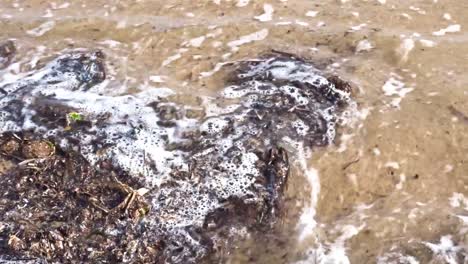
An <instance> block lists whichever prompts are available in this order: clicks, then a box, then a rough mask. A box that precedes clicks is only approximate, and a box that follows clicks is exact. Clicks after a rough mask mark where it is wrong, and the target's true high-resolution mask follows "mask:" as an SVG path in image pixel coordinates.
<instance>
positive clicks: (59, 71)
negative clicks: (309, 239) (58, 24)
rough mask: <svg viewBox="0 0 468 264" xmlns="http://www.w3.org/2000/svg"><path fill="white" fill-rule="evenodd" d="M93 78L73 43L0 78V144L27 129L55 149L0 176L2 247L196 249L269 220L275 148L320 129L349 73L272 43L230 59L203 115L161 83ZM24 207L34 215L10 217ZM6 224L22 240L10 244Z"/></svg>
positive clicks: (278, 196) (284, 158) (195, 253)
mask: <svg viewBox="0 0 468 264" xmlns="http://www.w3.org/2000/svg"><path fill="white" fill-rule="evenodd" d="M104 79H105V71H104V57H103V55H102V54H101V53H100V52H91V53H83V52H76V53H71V54H67V55H63V56H61V57H59V58H57V59H56V60H54V61H52V62H50V63H49V64H48V65H46V66H45V67H44V68H43V69H41V70H39V71H37V72H33V73H31V74H30V75H28V76H27V77H25V78H23V79H21V80H19V81H17V82H14V83H10V84H5V85H3V86H1V87H0V88H1V89H2V91H4V94H3V95H0V133H2V134H4V138H3V139H2V140H3V141H2V143H3V144H6V145H5V146H7V148H6V149H7V150H10V149H12V148H14V147H16V148H17V150H19V149H20V148H22V149H25V148H27V146H29V145H28V144H30V143H27V142H29V141H30V140H32V139H34V140H42V141H35V142H46V141H44V140H47V142H49V141H50V142H55V144H56V145H57V147H58V148H59V149H60V151H58V153H55V150H54V152H53V153H52V152H51V153H52V154H50V155H49V156H48V155H42V154H43V152H41V154H40V155H36V156H34V158H36V157H37V158H40V159H36V160H34V161H32V162H33V163H32V164H30V163H26V164H21V163H20V164H21V168H20V169H19V170H16V171H13V172H10V174H9V175H3V176H0V183H1V184H2V186H6V187H5V188H7V189H8V191H7V192H5V193H4V194H1V195H0V215H2V216H1V217H0V248H1V247H4V248H7V249H8V250H9V251H8V252H10V254H13V255H14V254H19V255H28V256H36V257H42V258H44V259H48V260H52V261H60V262H63V261H71V260H73V261H75V260H79V261H103V260H106V261H124V262H128V261H141V262H145V261H164V262H169V263H191V262H197V261H199V260H201V259H203V258H204V257H206V256H208V255H209V254H210V253H212V252H214V251H215V250H216V249H217V248H219V247H221V246H223V242H222V241H223V240H224V241H233V240H235V237H236V236H237V237H239V236H240V231H239V230H242V229H243V228H258V227H262V226H263V227H265V228H272V226H273V224H274V222H275V220H276V219H277V218H278V217H279V216H280V212H281V200H282V193H283V190H284V188H285V186H286V184H287V179H288V174H289V166H290V165H289V159H288V154H287V151H286V149H288V147H289V148H290V149H291V148H294V146H290V145H291V144H294V143H303V144H305V145H306V146H309V147H313V146H323V145H326V144H329V143H331V142H332V141H333V140H334V138H335V126H336V123H337V121H338V119H339V117H340V113H341V111H342V110H343V109H344V107H345V106H346V104H347V103H348V102H349V100H350V98H349V92H350V91H349V85H348V84H347V83H346V82H344V81H342V80H340V79H339V78H337V77H330V78H326V77H324V76H323V75H322V73H321V72H320V71H319V70H317V69H316V68H314V67H313V66H312V65H311V64H310V63H308V62H307V61H305V60H302V59H299V58H296V57H294V56H292V55H289V54H279V53H273V54H270V55H267V56H264V57H262V58H260V59H258V60H255V61H249V62H245V63H240V64H239V65H237V69H235V70H234V71H233V73H232V75H231V78H230V80H229V81H228V84H229V86H228V87H226V88H225V89H223V90H222V91H221V93H220V95H219V96H218V97H216V98H205V99H206V100H205V101H206V105H205V107H206V111H205V116H204V117H203V118H202V119H194V118H189V117H187V115H186V112H187V109H186V108H185V107H184V106H181V105H177V104H175V103H172V102H170V101H169V99H168V98H166V95H167V93H164V92H163V91H161V90H158V89H155V90H149V91H144V92H141V93H138V94H133V95H125V96H115V97H110V96H104V95H101V94H99V92H98V89H97V88H98V86H99V84H100V83H101V82H102V81H103V80H104ZM12 133H19V134H20V135H22V136H16V138H13V137H12V136H11V135H12ZM8 135H10V136H8ZM42 146H43V147H46V145H42ZM49 147H50V145H49ZM54 148H55V146H54ZM17 150H15V152H14V153H19V155H20V156H19V157H18V156H15V158H20V159H25V158H28V157H27V156H26V155H24V152H23V155H22V154H21V152H19V151H17ZM4 152H5V150H4ZM12 153H13V152H12ZM44 153H45V152H44ZM4 154H6V155H7V156H13V155H11V154H10V155H9V154H8V153H7V152H5V153H4ZM289 156H290V155H289ZM289 158H291V157H289ZM31 175H32V176H33V177H31ZM18 183H21V184H18ZM44 194H46V195H45V196H46V198H44ZM22 196H24V197H25V198H26V199H27V200H28V201H30V202H26V203H25V202H24V199H19V198H21V197H22ZM57 199H59V200H57ZM36 200H38V202H37V203H36V202H34V201H36ZM31 215H32V216H33V218H34V224H33V223H32V222H28V221H27V222H24V221H22V220H20V219H21V218H22V217H23V218H31V217H30V216H31ZM26 216H28V217H26ZM55 222H58V223H56V224H54V225H51V223H55ZM25 230H26V231H25ZM236 230H238V231H236ZM236 232H238V234H236ZM12 234H15V236H17V237H18V239H19V240H20V241H22V242H24V246H22V247H20V248H12V247H11V246H9V245H8V243H6V242H5V241H7V240H8V237H9V236H11V235H12ZM37 234H41V235H37ZM79 237H88V238H91V239H87V240H86V241H84V240H81V239H80V238H79ZM2 240H3V241H4V242H3V245H2ZM5 243H6V245H5ZM225 243H226V242H225ZM37 247H38V248H37Z"/></svg>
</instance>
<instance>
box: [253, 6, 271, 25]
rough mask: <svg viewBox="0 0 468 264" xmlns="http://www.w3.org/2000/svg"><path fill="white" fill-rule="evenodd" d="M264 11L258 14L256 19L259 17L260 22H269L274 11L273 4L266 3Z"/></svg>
mask: <svg viewBox="0 0 468 264" xmlns="http://www.w3.org/2000/svg"><path fill="white" fill-rule="evenodd" d="M263 11H264V13H263V14H262V15H259V16H256V17H255V19H257V20H258V21H260V22H267V21H270V20H272V18H273V12H274V9H273V6H272V5H270V4H264V5H263Z"/></svg>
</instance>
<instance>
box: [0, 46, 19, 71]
mask: <svg viewBox="0 0 468 264" xmlns="http://www.w3.org/2000/svg"><path fill="white" fill-rule="evenodd" d="M15 53H16V47H15V44H14V43H13V41H11V40H7V41H4V42H0V70H1V69H3V68H5V67H6V66H8V64H10V62H11V60H12V58H13V56H14V55H15Z"/></svg>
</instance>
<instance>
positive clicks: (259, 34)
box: [227, 28, 268, 51]
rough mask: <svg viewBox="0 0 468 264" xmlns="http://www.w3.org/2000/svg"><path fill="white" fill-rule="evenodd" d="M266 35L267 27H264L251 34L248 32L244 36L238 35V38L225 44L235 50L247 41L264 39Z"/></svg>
mask: <svg viewBox="0 0 468 264" xmlns="http://www.w3.org/2000/svg"><path fill="white" fill-rule="evenodd" d="M267 36H268V29H266V28H264V29H262V30H259V31H257V32H254V33H252V34H248V35H245V36H242V37H240V38H239V39H238V40H233V41H231V42H229V43H228V44H227V45H228V47H230V48H231V50H233V51H237V50H238V49H239V46H241V45H245V44H247V43H251V42H254V41H259V40H264V39H265V38H266V37H267Z"/></svg>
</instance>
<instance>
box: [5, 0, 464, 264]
mask: <svg viewBox="0 0 468 264" xmlns="http://www.w3.org/2000/svg"><path fill="white" fill-rule="evenodd" d="M467 12H468V3H467V2H464V1H443V0H439V1H436V0H434V1H417V0H414V1H392V0H387V1H385V0H379V1H377V0H375V1H353V0H349V1H345V0H341V1H306V0H295V1H292V0H289V1H285V0H283V1H241V0H239V1H234V0H233V1H225V0H219V1H208V0H206V1H180V0H179V1H154V0H153V1H145V0H140V1H138V0H135V1H101V0H95V1H87V0H82V1H70V2H67V1H54V2H46V1H34V0H29V1H9V0H3V1H2V2H1V3H0V17H1V18H0V19H1V20H0V21H1V26H2V31H1V32H0V40H6V39H12V40H14V42H15V44H16V46H17V49H18V51H17V55H16V57H15V58H14V60H13V65H12V66H10V68H8V70H7V71H8V72H9V73H8V72H3V74H2V75H3V76H0V78H2V80H0V81H2V82H4V81H6V80H8V81H13V80H14V79H15V78H17V76H18V74H19V73H21V72H28V71H29V70H31V69H35V68H39V67H40V66H41V65H44V63H45V62H47V61H49V60H50V59H51V58H54V57H56V56H57V55H60V54H63V53H65V52H66V51H67V50H72V49H75V48H85V49H91V50H96V49H100V50H102V51H103V52H104V53H105V54H106V57H107V62H108V64H107V65H106V66H107V70H108V78H107V80H108V82H106V83H105V85H103V86H102V90H101V92H102V93H103V94H105V95H109V96H117V95H123V94H129V93H131V94H135V93H138V92H140V91H147V90H150V89H152V88H169V89H171V90H172V91H174V92H175V93H176V95H175V96H173V98H172V100H173V101H176V102H178V103H181V104H185V105H188V106H193V107H195V108H196V107H204V105H203V104H202V102H201V101H203V100H200V99H199V98H206V97H210V96H215V95H216V94H217V93H219V92H220V91H221V90H220V88H222V87H224V86H225V85H224V81H223V80H224V78H225V65H227V64H228V63H229V62H232V61H238V60H245V59H251V58H256V57H257V56H258V54H261V53H264V52H265V51H269V50H271V49H274V50H280V51H285V52H291V53H295V54H298V55H301V56H304V57H306V58H309V59H311V60H312V61H314V62H316V66H317V67H319V68H322V69H324V70H325V71H328V72H335V73H336V74H337V75H339V76H341V77H342V78H343V79H345V80H348V81H351V82H352V83H353V87H354V90H355V91H354V95H353V96H354V98H355V100H356V101H357V102H358V110H357V112H354V113H353V115H352V116H353V118H352V119H349V122H347V123H346V122H345V123H344V124H343V125H342V127H341V128H340V129H339V131H338V133H337V135H338V136H337V138H336V142H335V144H334V145H332V146H329V147H324V148H320V149H315V150H314V151H313V153H312V154H311V156H310V157H309V158H307V160H301V159H300V157H301V155H300V153H298V155H297V157H296V159H295V160H293V161H292V162H293V163H294V166H293V167H294V168H293V172H292V175H291V177H289V183H288V186H287V187H288V188H287V194H286V196H287V197H286V205H287V209H286V212H285V215H284V216H283V217H282V225H281V226H282V227H281V230H280V231H278V232H277V234H276V233H275V234H271V235H265V234H263V235H258V234H252V236H251V239H246V240H245V241H244V242H243V243H240V244H239V245H238V246H237V247H238V250H234V251H233V252H230V253H229V254H227V255H228V256H229V260H228V262H230V263H246V262H255V263H267V262H268V263H272V262H273V263H283V262H289V263H349V262H350V263H430V262H431V261H432V263H464V262H466V261H468V260H466V259H468V256H467V254H468V253H467V250H468V248H467V246H468V244H467V243H468V240H467V239H468V237H467V234H468V233H467V232H468V229H467V227H468V220H467V219H468V218H466V217H467V216H468V198H467V197H466V196H467V195H468V190H467V187H466V181H467V180H468V178H467V177H468V176H467V175H466V171H468V170H467V169H468V165H467V162H468V161H467V160H466V159H467V158H466V154H467V151H468V133H467V129H468V121H467V120H468V117H467V116H468V104H467V103H466V100H467V97H468V89H467V87H468V77H467V76H466V75H465V74H464V73H465V72H466V71H467V70H468V55H467V54H468V45H467V44H468V43H467V42H468V35H467V33H466V28H467V27H468V18H467V17H466V14H467ZM302 156H304V157H305V156H307V155H306V154H304V155H302Z"/></svg>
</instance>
